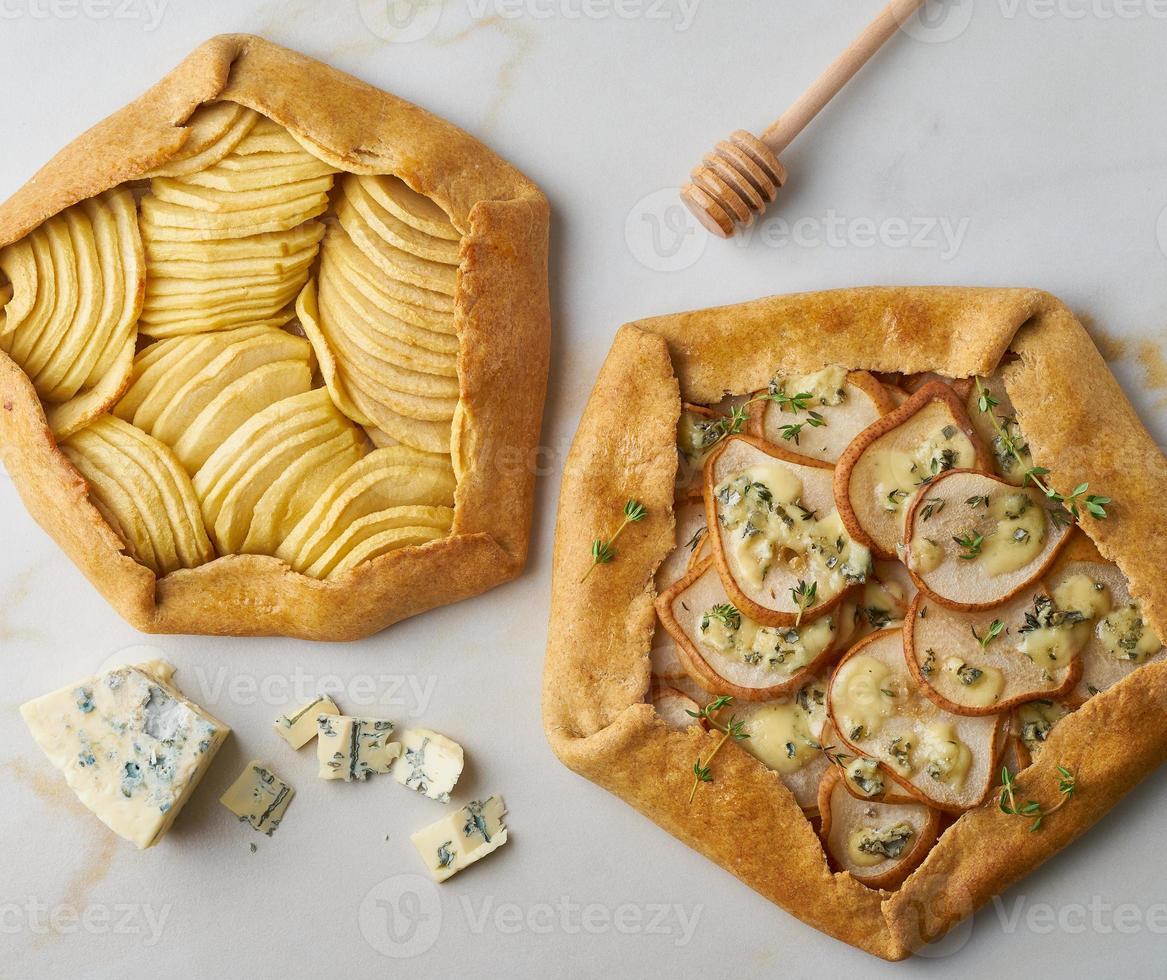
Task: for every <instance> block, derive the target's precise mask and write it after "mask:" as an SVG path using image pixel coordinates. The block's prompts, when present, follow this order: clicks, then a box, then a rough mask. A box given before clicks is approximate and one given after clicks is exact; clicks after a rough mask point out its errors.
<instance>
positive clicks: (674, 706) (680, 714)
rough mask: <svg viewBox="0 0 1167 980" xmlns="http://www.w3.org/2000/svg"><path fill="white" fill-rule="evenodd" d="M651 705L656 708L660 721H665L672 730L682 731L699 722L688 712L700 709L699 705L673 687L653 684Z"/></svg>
mask: <svg viewBox="0 0 1167 980" xmlns="http://www.w3.org/2000/svg"><path fill="white" fill-rule="evenodd" d="M652 706H653V707H654V708H656V713H657V714H658V715H660V717H661V721H663V722H664V723H665V725H666V727H668V728H671V729H673V730H674V731H684V730H685V729H686V728H690V727H691V726H693V725H699V724H701V722H700V721H698V720H697V719H696V718H694V717H693V716H692V715H690V714H689V712H690V711H693V712H697V711H700V710H701V706H700V705H698V704H697V702H696V701H694V700H693V699H692V698H691V697H689V695H687V694H685V693H684V692H682V691H678V690H677V689H676V688H675V687H655V686H654V688H653V691H652Z"/></svg>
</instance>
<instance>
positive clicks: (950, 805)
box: [827, 629, 1005, 812]
mask: <svg viewBox="0 0 1167 980" xmlns="http://www.w3.org/2000/svg"><path fill="white" fill-rule="evenodd" d="M827 709H828V712H829V715H830V718H831V721H832V723H833V724H834V726H835V731H836V732H838V736H839V740H840V741H841V742H842V743H843V744H844V745H846V746H847V748H848V749H850V750H851V751H852V752H853V753H855V754H856V755H861V756H864V757H865V758H870V759H875V760H877V761H878V762H880V763H881V764H882V766H883V767H884V768H885V770H886V772H887V773H888V775H890V776H891V778H892V779H894V780H895V781H896V782H898V783H899V784H900V785H901V786H902V787H903V788H904V789H905V790H907V791H908V792H909V793H911V794H912V795H913V796H915V797H916V798H917V799H919V800H922V801H923V802H925V803H927V804H929V805H931V806H936V807H938V808H939V809H941V810H947V811H951V812H959V811H962V810H968V809H971V808H972V807H974V806H978V805H979V804H980V803H981V802H982V801H983V800H984V798H985V797H986V796H987V795H988V793H989V790H990V789H991V788H992V786H993V785H994V781H995V770H996V762H997V757H998V754H999V749H1000V747H1001V746H1002V745H1003V744H1004V734H1005V724H1004V719H1005V716H1004V715H985V716H980V717H970V716H968V715H956V714H952V713H951V712H948V711H945V710H944V709H943V708H941V707H939V706H938V705H936V704H935V703H933V702H932V701H931V700H929V699H928V698H927V697H925V696H924V694H923V692H922V691H921V690H920V688H919V686H918V685H917V684H916V682H915V679H914V678H913V676H912V674H911V673H910V671H909V670H908V666H907V664H906V663H905V662H904V646H903V632H902V630H899V629H888V630H881V631H880V632H878V633H875V634H873V635H871V636H869V637H867V638H866V639H865V640H862V641H861V642H859V643H858V644H856V645H855V646H854V647H852V648H851V650H850V651H849V652H848V653H847V655H846V656H845V657H844V658H843V660H842V661H841V662H840V663H839V665H838V666H837V667H836V668H835V671H834V673H833V674H832V676H831V684H830V689H829V692H828V695H827Z"/></svg>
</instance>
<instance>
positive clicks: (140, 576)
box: [0, 36, 549, 639]
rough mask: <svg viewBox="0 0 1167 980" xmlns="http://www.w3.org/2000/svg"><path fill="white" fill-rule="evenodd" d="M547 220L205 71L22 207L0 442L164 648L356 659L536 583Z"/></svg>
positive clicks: (363, 132) (538, 209) (373, 96)
mask: <svg viewBox="0 0 1167 980" xmlns="http://www.w3.org/2000/svg"><path fill="white" fill-rule="evenodd" d="M547 223H548V210H547V205H546V202H545V200H544V198H543V196H542V195H541V194H540V192H539V190H538V189H537V188H536V187H535V186H534V185H533V184H532V183H531V182H530V181H528V180H526V179H525V178H524V177H523V176H522V175H521V174H519V173H518V172H517V171H515V170H514V169H513V168H511V167H510V166H508V165H507V164H505V163H504V162H503V161H501V160H500V159H498V158H497V157H496V156H494V154H492V153H491V152H490V151H489V150H487V149H486V148H485V147H483V146H482V145H481V144H479V143H477V142H475V141H474V140H473V139H471V138H470V137H469V136H467V135H466V134H464V133H462V132H460V131H459V130H457V129H456V128H454V127H453V126H451V125H450V124H448V123H446V122H444V121H442V120H440V119H437V118H435V117H433V116H431V115H429V114H428V113H426V112H424V111H422V110H421V109H418V108H416V107H414V106H412V105H409V104H408V103H405V102H403V101H401V100H399V99H397V98H395V97H393V96H391V95H387V94H385V93H383V92H380V91H377V90H376V89H373V88H370V87H369V86H367V85H364V84H362V83H360V82H358V81H356V80H355V79H353V78H350V77H348V76H346V75H342V74H340V73H339V72H337V71H334V70H333V69H331V68H328V67H326V66H324V65H322V64H319V63H317V62H314V61H311V60H310V59H308V58H305V57H303V56H301V55H298V54H295V53H293V52H290V51H286V50H284V49H282V48H278V47H276V46H275V45H272V44H269V43H268V42H266V41H263V40H261V39H259V38H255V37H247V36H225V37H220V38H216V39H214V40H212V41H209V42H208V43H206V44H205V45H203V46H202V47H201V48H199V49H198V50H197V51H196V52H194V54H192V55H191V56H190V57H189V58H188V59H187V60H186V61H185V62H184V63H183V64H182V65H181V66H179V68H178V69H176V70H175V71H174V72H173V73H172V74H171V75H169V76H168V77H167V78H165V79H163V81H162V82H160V83H159V84H158V85H157V86H155V87H154V88H153V89H152V90H151V91H150V92H148V93H147V94H146V95H145V96H143V97H142V98H141V99H139V100H138V101H137V102H135V103H134V104H132V105H130V106H128V107H127V108H125V109H123V110H122V111H120V112H118V113H116V114H115V115H113V116H111V117H110V118H109V119H107V120H105V121H104V122H102V123H100V124H99V125H98V126H97V127H95V128H94V129H92V130H91V131H90V132H88V133H86V134H85V135H84V136H83V137H81V138H80V139H79V140H77V141H76V142H75V143H73V144H72V145H70V146H69V147H67V148H66V149H65V150H63V151H62V152H61V153H60V154H59V155H58V156H57V157H56V158H55V159H54V160H52V161H51V162H50V163H49V164H48V165H47V166H46V167H45V168H44V169H43V170H42V171H41V172H40V173H39V174H37V176H36V177H35V178H33V180H31V181H30V182H29V183H28V184H27V185H26V186H25V187H24V188H22V189H21V190H20V191H18V192H17V193H16V195H15V196H13V197H12V198H11V199H10V200H9V201H8V202H7V204H5V205H4V206H3V208H2V209H0V246H2V248H0V352H2V353H0V396H2V399H3V408H4V411H3V413H2V414H0V438H2V442H3V453H4V461H5V464H6V465H7V467H8V469H9V472H10V473H11V475H12V477H13V480H14V482H15V484H16V486H17V488H18V490H19V491H20V494H21V496H22V498H23V499H24V501H25V502H26V504H27V506H28V508H29V510H30V512H31V513H32V515H33V516H34V517H35V518H36V519H37V521H38V522H39V523H40V524H41V525H42V527H44V528H45V530H46V531H48V533H49V534H51V535H52V536H53V537H54V538H55V539H56V540H57V541H58V543H59V544H60V545H61V546H62V547H63V548H64V549H65V551H66V552H68V554H69V555H70V556H71V557H72V558H73V560H74V561H75V562H77V564H78V565H79V566H80V567H81V568H82V570H83V571H84V572H85V573H86V575H87V576H88V577H89V578H90V580H91V581H93V583H94V584H95V585H96V586H97V587H98V588H99V589H100V590H101V591H102V592H103V593H104V594H105V595H106V597H107V598H108V599H109V600H110V601H111V602H112V603H113V604H114V606H115V607H116V608H117V609H118V611H119V612H121V613H122V615H124V616H125V617H126V618H127V619H128V620H129V621H130V622H131V623H133V624H134V625H135V626H137V627H139V628H141V629H144V630H148V631H158V632H209V633H240V634H248V633H259V634H262V633H283V634H290V635H296V636H304V637H312V638H329V639H342V638H351V637H356V636H362V635H365V634H368V633H371V632H373V631H375V630H378V629H381V628H382V627H384V626H387V625H388V624H390V623H392V622H395V621H396V620H399V619H401V618H403V617H405V616H409V615H412V614H414V613H417V612H420V611H422V610H424V609H427V608H430V607H433V606H436V605H440V604H442V603H446V602H451V601H454V600H456V599H460V598H464V597H466V596H468V595H472V594H474V593H476V592H480V591H482V590H483V589H486V588H489V587H490V586H493V585H496V584H498V583H499V582H502V581H505V580H506V579H508V578H511V577H513V576H514V575H516V574H517V573H518V571H519V569H520V568H521V567H522V565H523V563H524V561H525V558H526V549H527V530H528V526H529V521H530V513H531V500H532V490H533V486H532V484H533V467H532V466H531V465H530V457H531V455H532V454H533V453H534V451H535V448H536V443H537V439H538V432H539V424H540V415H541V413H542V405H543V395H544V389H545V384H546V372H547V359H548V340H549V325H548V299H547V283H546V251H547Z"/></svg>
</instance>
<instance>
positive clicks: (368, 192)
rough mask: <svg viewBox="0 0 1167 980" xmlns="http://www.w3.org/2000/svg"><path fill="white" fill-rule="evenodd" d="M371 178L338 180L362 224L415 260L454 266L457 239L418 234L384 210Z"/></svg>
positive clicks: (423, 233) (455, 262)
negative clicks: (363, 221) (414, 257)
mask: <svg viewBox="0 0 1167 980" xmlns="http://www.w3.org/2000/svg"><path fill="white" fill-rule="evenodd" d="M376 180H377V178H375V177H360V176H357V175H356V174H350V175H348V176H347V177H344V178H342V181H341V183H342V187H341V190H342V192H343V194H344V196H345V197H346V198H347V199H348V201H349V202H350V203H351V204H352V206H353V207H354V208H355V209H356V210H357V212H358V213H359V214H360V215H361V217H362V218H364V219H365V222H366V224H368V226H369V227H370V228H371V229H372V230H373V231H374V232H375V233H376V234H377V235H378V237H380V238H381V240H382V241H385V242H388V243H389V244H390V245H395V246H396V247H397V248H400V249H402V250H403V251H406V252H409V253H410V254H411V255H416V256H417V257H418V258H422V259H429V260H430V261H431V262H441V263H444V264H446V265H457V264H458V260H459V254H458V253H459V243H458V240H457V239H449V238H439V237H437V236H434V235H430V234H429V233H428V232H424V231H421V230H420V229H418V228H416V227H414V226H413V225H412V224H409V223H407V222H405V221H402V220H401V219H400V218H399V217H397V215H396V214H394V213H393V212H392V211H390V210H388V209H387V208H385V207H384V206H383V205H382V203H381V200H380V195H379V193H378V190H379V189H378V188H377V186H376V183H375V182H376Z"/></svg>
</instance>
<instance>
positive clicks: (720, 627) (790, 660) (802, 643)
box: [697, 603, 836, 676]
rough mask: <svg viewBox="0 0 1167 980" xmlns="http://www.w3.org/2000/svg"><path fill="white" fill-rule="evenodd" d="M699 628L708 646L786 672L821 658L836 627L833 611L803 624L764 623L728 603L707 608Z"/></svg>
mask: <svg viewBox="0 0 1167 980" xmlns="http://www.w3.org/2000/svg"><path fill="white" fill-rule="evenodd" d="M697 632H698V636H699V639H700V641H701V645H702V646H703V647H705V649H706V650H709V651H712V652H714V653H716V654H717V655H719V656H722V657H725V658H727V659H728V660H731V661H734V662H736V663H742V664H747V665H749V666H751V667H760V668H762V669H765V670H767V671H772V672H773V673H775V674H778V675H784V676H785V675H790V674H794V673H796V672H797V671H799V670H801V669H802V668H803V667H805V666H806V665H807V664H809V663H812V662H813V661H814V660H816V659H818V657H819V656H820V655H821V654H822V653H823V651H824V650H826V649H827V648H828V647H829V646H830V645H831V644H832V643H834V641H835V633H836V629H835V617H834V616H833V615H826V616H820V617H819V618H818V619H816V620H814V621H812V622H810V623H803V624H802V625H800V626H762V625H760V624H758V623H756V622H754V620H752V619H750V618H749V616H746V615H743V614H742V613H741V612H739V611H738V609H737V608H736V607H735V606H732V605H729V604H728V603H727V604H724V605H720V606H713V607H712V608H711V609H707V610H706V611H705V612H704V613H703V614H702V616H701V622H700V623H699V624H698V627H697Z"/></svg>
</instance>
